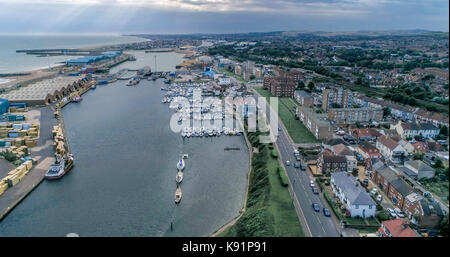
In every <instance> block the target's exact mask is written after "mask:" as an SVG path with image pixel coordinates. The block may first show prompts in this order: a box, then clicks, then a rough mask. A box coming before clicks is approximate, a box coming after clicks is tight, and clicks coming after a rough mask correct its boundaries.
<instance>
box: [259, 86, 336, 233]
mask: <svg viewBox="0 0 450 257" xmlns="http://www.w3.org/2000/svg"><path fill="white" fill-rule="evenodd" d="M254 95H255V97H257V96H258V94H257V93H256V92H255V93H254ZM271 113H272V115H277V114H276V113H275V112H274V111H273V110H272V109H271V108H270V107H269V106H268V104H267V102H266V117H267V119H270V114H271ZM277 116H278V115H277ZM278 126H279V128H280V129H278V137H277V139H276V146H277V148H278V151H279V154H280V159H281V161H282V162H283V165H284V167H285V169H286V172H287V175H288V178H289V181H290V187H291V192H293V202H294V205H296V204H298V205H299V206H300V209H301V210H300V211H299V212H300V213H298V214H299V216H300V219H301V220H303V223H306V224H304V226H305V229H306V230H307V231H305V233H306V234H307V235H310V236H313V237H339V236H340V234H341V232H340V231H339V229H338V226H337V225H336V221H337V219H336V217H334V214H333V212H332V210H331V209H330V208H329V207H328V205H327V204H325V201H324V200H323V199H322V198H321V197H320V196H319V195H315V194H314V193H313V192H312V189H311V186H310V185H309V183H310V180H314V178H313V176H312V175H311V174H309V172H307V171H302V170H300V169H296V168H295V167H294V166H293V163H294V162H296V159H295V156H294V152H293V150H294V144H293V143H291V141H290V139H289V137H288V135H287V131H286V129H285V127H284V126H283V125H282V122H281V120H280V119H279V118H278ZM286 161H290V162H291V165H289V166H286ZM316 187H317V185H316ZM313 203H317V204H319V206H320V212H315V211H314V210H313V208H312V204H313ZM324 207H327V208H329V209H330V212H331V215H332V217H326V216H325V215H324V214H323V211H322V209H323V208H324Z"/></svg>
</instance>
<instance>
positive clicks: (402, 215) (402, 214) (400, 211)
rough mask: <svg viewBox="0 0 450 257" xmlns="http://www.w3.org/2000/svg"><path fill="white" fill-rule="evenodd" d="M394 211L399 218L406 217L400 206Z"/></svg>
mask: <svg viewBox="0 0 450 257" xmlns="http://www.w3.org/2000/svg"><path fill="white" fill-rule="evenodd" d="M394 212H395V214H396V215H397V217H399V218H401V219H402V218H404V217H405V213H404V212H402V210H400V209H399V208H395V209H394Z"/></svg>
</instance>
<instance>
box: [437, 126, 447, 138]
mask: <svg viewBox="0 0 450 257" xmlns="http://www.w3.org/2000/svg"><path fill="white" fill-rule="evenodd" d="M439 134H440V135H443V136H445V137H448V128H447V126H445V125H443V126H442V127H441V129H440V131H439Z"/></svg>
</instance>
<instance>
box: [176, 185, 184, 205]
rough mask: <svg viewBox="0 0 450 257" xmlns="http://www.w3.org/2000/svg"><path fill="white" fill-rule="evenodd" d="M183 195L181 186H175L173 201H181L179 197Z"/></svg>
mask: <svg viewBox="0 0 450 257" xmlns="http://www.w3.org/2000/svg"><path fill="white" fill-rule="evenodd" d="M182 196H183V194H182V192H181V188H180V187H177V190H176V191H175V203H179V202H180V201H181V197H182Z"/></svg>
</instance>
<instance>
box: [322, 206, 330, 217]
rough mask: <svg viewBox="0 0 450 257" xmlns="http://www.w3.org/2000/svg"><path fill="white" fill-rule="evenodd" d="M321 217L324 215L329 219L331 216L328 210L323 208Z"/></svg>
mask: <svg viewBox="0 0 450 257" xmlns="http://www.w3.org/2000/svg"><path fill="white" fill-rule="evenodd" d="M323 215H325V216H327V217H330V216H331V213H330V210H328V208H325V207H324V208H323Z"/></svg>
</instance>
